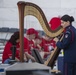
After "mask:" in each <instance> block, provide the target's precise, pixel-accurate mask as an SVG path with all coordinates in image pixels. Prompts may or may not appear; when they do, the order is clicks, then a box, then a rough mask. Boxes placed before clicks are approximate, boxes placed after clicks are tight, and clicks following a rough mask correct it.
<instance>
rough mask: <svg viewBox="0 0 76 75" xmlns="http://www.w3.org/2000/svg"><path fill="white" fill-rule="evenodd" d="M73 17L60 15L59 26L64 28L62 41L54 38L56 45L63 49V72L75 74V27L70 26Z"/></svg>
mask: <svg viewBox="0 0 76 75" xmlns="http://www.w3.org/2000/svg"><path fill="white" fill-rule="evenodd" d="M73 21H74V18H73V17H72V16H69V15H63V16H62V17H61V26H62V27H63V28H64V29H65V30H64V36H63V39H62V41H59V39H58V38H55V39H54V41H56V46H57V47H58V48H60V49H64V74H63V75H76V29H75V28H74V27H73V26H72V22H73Z"/></svg>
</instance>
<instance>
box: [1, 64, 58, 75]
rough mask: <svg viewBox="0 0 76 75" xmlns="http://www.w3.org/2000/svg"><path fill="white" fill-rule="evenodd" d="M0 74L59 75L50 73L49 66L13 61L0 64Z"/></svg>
mask: <svg viewBox="0 0 76 75" xmlns="http://www.w3.org/2000/svg"><path fill="white" fill-rule="evenodd" d="M0 69H4V70H3V72H0V75H59V74H55V73H51V68H50V67H48V66H45V65H44V64H40V63H15V64H13V65H5V64H4V65H0Z"/></svg>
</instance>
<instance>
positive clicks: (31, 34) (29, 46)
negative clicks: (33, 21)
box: [24, 28, 38, 61]
mask: <svg viewBox="0 0 76 75" xmlns="http://www.w3.org/2000/svg"><path fill="white" fill-rule="evenodd" d="M37 35H38V33H37V31H36V30H35V29H34V28H29V29H28V30H27V31H26V36H25V38H24V45H25V46H24V48H25V55H27V58H28V59H31V60H32V61H35V58H34V57H33V56H32V55H31V50H33V48H34V43H33V41H32V40H33V39H35V37H36V36H37Z"/></svg>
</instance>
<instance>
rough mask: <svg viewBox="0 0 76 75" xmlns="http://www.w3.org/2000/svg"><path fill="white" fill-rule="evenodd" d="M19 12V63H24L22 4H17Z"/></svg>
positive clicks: (23, 6)
mask: <svg viewBox="0 0 76 75" xmlns="http://www.w3.org/2000/svg"><path fill="white" fill-rule="evenodd" d="M17 5H18V10H19V31H20V62H24V8H25V4H24V3H23V2H18V3H17Z"/></svg>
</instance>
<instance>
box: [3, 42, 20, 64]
mask: <svg viewBox="0 0 76 75" xmlns="http://www.w3.org/2000/svg"><path fill="white" fill-rule="evenodd" d="M12 46H13V45H12V44H11V43H10V42H7V43H6V45H5V48H4V51H3V56H2V63H4V61H5V60H6V59H9V57H10V56H12V51H11V47H12ZM18 47H19V43H17V45H16V56H15V57H17V58H18V59H19V58H20V57H19V52H20V51H19V50H18Z"/></svg>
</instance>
